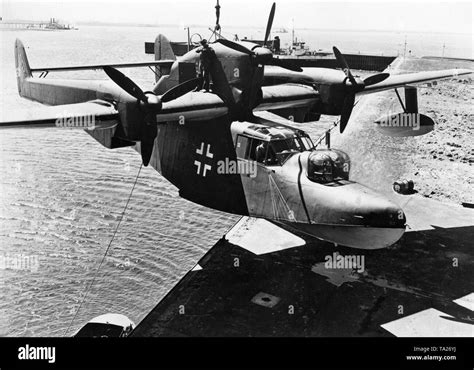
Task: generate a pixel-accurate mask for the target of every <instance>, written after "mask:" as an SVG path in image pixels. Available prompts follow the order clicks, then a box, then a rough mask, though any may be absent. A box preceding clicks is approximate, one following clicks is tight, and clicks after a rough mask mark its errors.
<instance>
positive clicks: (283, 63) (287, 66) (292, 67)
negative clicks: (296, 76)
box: [268, 58, 303, 72]
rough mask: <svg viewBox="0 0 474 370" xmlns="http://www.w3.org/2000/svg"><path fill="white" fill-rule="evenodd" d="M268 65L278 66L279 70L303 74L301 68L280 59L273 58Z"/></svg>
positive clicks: (291, 62) (289, 61)
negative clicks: (283, 69)
mask: <svg viewBox="0 0 474 370" xmlns="http://www.w3.org/2000/svg"><path fill="white" fill-rule="evenodd" d="M268 64H269V65H272V66H278V67H281V68H285V69H288V70H290V71H293V72H303V68H301V67H300V66H297V65H295V64H294V62H293V61H291V60H285V59H280V58H273V59H272V61H271V62H270V63H268Z"/></svg>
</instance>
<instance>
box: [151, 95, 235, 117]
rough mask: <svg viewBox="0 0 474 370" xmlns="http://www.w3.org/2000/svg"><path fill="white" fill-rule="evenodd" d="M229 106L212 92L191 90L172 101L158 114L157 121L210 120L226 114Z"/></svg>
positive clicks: (164, 105)
mask: <svg viewBox="0 0 474 370" xmlns="http://www.w3.org/2000/svg"><path fill="white" fill-rule="evenodd" d="M227 112H228V108H227V106H226V105H225V103H224V101H223V100H222V99H221V98H220V97H219V96H217V95H216V94H212V93H203V92H189V93H187V94H185V95H183V96H180V97H179V98H176V99H174V100H172V101H170V102H167V103H163V108H162V109H161V111H160V112H159V113H158V114H157V115H156V120H157V122H166V121H179V120H180V119H181V118H183V117H184V119H185V120H195V121H202V120H209V119H213V118H217V117H221V116H224V115H226V114H227Z"/></svg>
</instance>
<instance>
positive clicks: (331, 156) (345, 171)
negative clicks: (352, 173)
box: [308, 149, 350, 184]
mask: <svg viewBox="0 0 474 370" xmlns="http://www.w3.org/2000/svg"><path fill="white" fill-rule="evenodd" d="M349 168H350V160H349V156H348V155H347V154H346V153H344V152H342V151H340V150H329V149H328V150H315V151H313V152H312V153H311V154H310V155H309V157H308V178H309V179H310V180H311V181H315V182H318V183H320V184H327V183H330V182H333V181H341V180H348V179H349Z"/></svg>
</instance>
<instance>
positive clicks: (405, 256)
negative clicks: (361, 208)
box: [132, 194, 474, 337]
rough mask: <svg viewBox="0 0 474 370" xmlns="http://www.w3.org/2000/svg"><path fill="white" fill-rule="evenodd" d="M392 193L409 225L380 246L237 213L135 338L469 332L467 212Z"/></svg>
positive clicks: (473, 257)
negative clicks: (315, 235)
mask: <svg viewBox="0 0 474 370" xmlns="http://www.w3.org/2000/svg"><path fill="white" fill-rule="evenodd" d="M393 196H394V197H400V198H399V199H398V200H399V201H400V199H404V202H405V204H404V206H403V209H404V211H405V213H406V215H407V220H408V223H409V224H410V229H409V230H408V232H407V233H405V235H404V236H403V237H402V239H401V240H400V241H399V242H397V243H396V244H395V245H393V246H392V247H390V248H387V249H381V250H359V249H352V248H346V247H341V246H335V245H334V244H332V243H328V242H324V241H321V240H317V239H308V238H307V237H306V236H304V235H301V234H298V235H295V234H292V233H288V232H287V231H285V230H283V229H280V228H278V227H276V226H275V225H273V224H271V223H270V222H268V221H265V220H259V219H251V218H245V217H244V218H242V219H241V220H240V221H239V222H238V223H237V224H236V225H235V226H234V227H233V228H232V229H231V230H230V231H229V232H228V233H227V234H226V235H225V236H224V237H223V238H222V239H220V240H219V241H218V242H217V243H216V244H215V245H214V246H213V247H212V248H211V249H210V250H209V252H208V253H207V254H206V255H205V256H204V257H203V258H201V260H200V261H199V262H198V264H196V266H195V267H194V268H193V269H192V270H191V271H189V272H188V273H187V274H186V275H185V276H184V278H183V279H182V280H181V281H180V282H179V283H178V284H177V285H176V286H175V287H174V288H173V289H172V290H171V291H170V292H169V293H168V294H167V295H166V296H165V297H164V298H163V299H162V300H161V301H160V302H159V303H158V304H157V306H156V307H155V308H154V309H153V310H152V311H151V312H150V313H149V314H148V316H146V317H145V318H144V319H143V320H142V321H141V322H140V323H139V325H138V326H137V328H136V329H135V330H134V332H133V333H132V336H139V337H140V336H165V337H168V336H205V337H207V336H323V337H332V336H408V337H410V336H472V333H473V332H472V327H473V326H472V324H473V319H472V317H473V309H474V307H473V301H474V281H473V280H472V271H473V268H474V251H473V250H472V248H471V247H472V240H473V238H474V225H473V224H474V222H473V211H472V209H467V208H463V207H461V206H458V205H449V204H444V203H441V202H438V201H435V200H430V199H424V198H422V197H420V196H417V195H413V196H409V197H406V198H403V196H399V195H396V194H394V195H393ZM338 256H342V257H343V258H344V259H343V260H344V261H346V262H347V261H348V260H353V261H359V264H358V265H357V266H355V267H354V266H352V268H348V266H346V265H344V262H343V264H342V265H341V266H338V264H337V261H339V260H341V258H340V257H338Z"/></svg>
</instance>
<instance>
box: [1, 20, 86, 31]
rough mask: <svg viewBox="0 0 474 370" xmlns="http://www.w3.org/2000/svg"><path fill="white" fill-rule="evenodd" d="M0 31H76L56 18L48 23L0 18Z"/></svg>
mask: <svg viewBox="0 0 474 370" xmlns="http://www.w3.org/2000/svg"><path fill="white" fill-rule="evenodd" d="M0 29H23V30H31V31H69V30H77V29H78V28H76V27H74V26H73V25H71V24H65V23H61V22H59V21H58V20H57V19H56V18H50V19H49V21H31V20H19V19H13V20H3V19H2V18H1V17H0Z"/></svg>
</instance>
